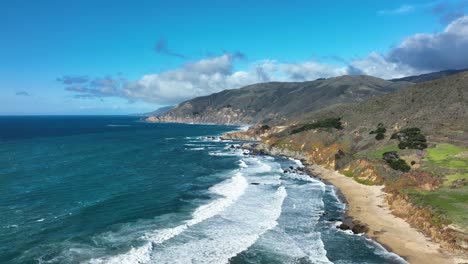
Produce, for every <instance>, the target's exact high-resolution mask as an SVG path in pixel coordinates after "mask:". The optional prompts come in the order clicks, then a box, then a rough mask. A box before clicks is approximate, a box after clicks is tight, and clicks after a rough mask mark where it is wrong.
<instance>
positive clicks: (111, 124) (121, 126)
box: [107, 124, 131, 127]
mask: <svg viewBox="0 0 468 264" xmlns="http://www.w3.org/2000/svg"><path fill="white" fill-rule="evenodd" d="M107 126H108V127H129V126H131V125H112V124H110V125H107Z"/></svg>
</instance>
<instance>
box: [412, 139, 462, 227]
mask: <svg viewBox="0 0 468 264" xmlns="http://www.w3.org/2000/svg"><path fill="white" fill-rule="evenodd" d="M464 152H468V148H461V147H457V146H455V145H451V144H439V145H437V146H436V147H435V148H430V149H428V150H427V153H428V154H427V157H426V159H425V162H427V165H428V166H427V168H435V167H442V168H444V170H445V171H446V174H445V175H443V177H444V178H445V181H444V183H443V184H442V186H441V187H440V188H438V189H436V190H434V191H411V192H410V195H411V197H412V199H413V201H414V202H415V203H416V204H419V205H422V206H430V207H431V208H432V209H433V211H434V212H435V213H436V214H437V215H439V216H440V217H441V218H445V219H446V220H448V222H450V223H453V224H456V225H457V226H459V227H461V228H463V229H465V230H468V185H461V186H456V187H454V186H453V183H454V182H455V181H456V180H460V179H465V181H468V157H465V156H464V155H462V156H457V155H458V154H460V153H464Z"/></svg>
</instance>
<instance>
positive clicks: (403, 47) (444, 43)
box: [388, 16, 468, 70]
mask: <svg viewBox="0 0 468 264" xmlns="http://www.w3.org/2000/svg"><path fill="white" fill-rule="evenodd" d="M467 58H468V16H464V17H461V18H459V19H457V20H455V21H453V22H452V23H450V24H449V25H448V26H447V27H446V28H445V30H444V31H443V32H440V33H434V34H416V35H413V36H410V37H408V38H406V39H405V40H404V41H403V42H402V43H401V44H400V45H398V46H397V47H396V48H394V49H393V50H391V51H390V53H389V54H388V60H389V61H392V62H395V63H399V64H405V65H408V66H410V67H413V68H415V69H419V70H442V69H461V68H465V67H468V60H467Z"/></svg>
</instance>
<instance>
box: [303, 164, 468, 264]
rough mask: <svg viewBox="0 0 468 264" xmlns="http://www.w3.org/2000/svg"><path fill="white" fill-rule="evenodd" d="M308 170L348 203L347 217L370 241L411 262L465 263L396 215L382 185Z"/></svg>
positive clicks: (316, 168)
mask: <svg viewBox="0 0 468 264" xmlns="http://www.w3.org/2000/svg"><path fill="white" fill-rule="evenodd" d="M307 169H308V171H309V172H310V173H311V174H312V175H316V176H318V177H320V178H322V179H323V180H325V181H326V182H328V183H330V184H332V185H333V186H335V187H336V188H337V189H338V190H339V192H340V193H341V194H342V195H343V196H344V197H345V199H346V201H347V206H348V208H347V212H346V214H347V216H349V217H351V218H353V219H354V220H358V221H360V222H362V223H365V224H367V225H368V227H369V231H368V232H367V236H368V237H369V238H371V239H373V240H375V241H377V242H378V243H380V244H381V245H382V246H384V247H385V248H387V249H388V250H390V251H391V252H394V253H395V254H397V255H399V256H401V257H402V258H404V259H405V260H407V261H408V262H409V263H415V264H426V263H434V264H436V263H466V261H467V260H466V259H463V258H462V257H461V256H457V255H456V254H453V253H450V252H447V251H445V250H443V249H441V248H440V245H439V244H437V243H435V242H432V241H431V240H430V238H428V237H426V236H425V235H424V234H423V233H421V232H420V231H418V230H417V229H416V228H414V227H411V226H410V225H409V224H408V223H407V222H406V221H405V220H403V219H402V218H399V217H397V216H395V215H393V214H392V212H391V210H390V208H389V205H388V204H387V202H386V201H385V196H386V193H385V192H383V190H382V188H383V186H376V185H373V186H369V185H363V184H360V183H358V182H356V181H355V180H353V179H351V178H349V177H346V176H345V175H342V174H340V173H338V172H336V171H331V170H327V169H325V168H323V167H321V166H318V165H308V166H307ZM428 260H430V262H428Z"/></svg>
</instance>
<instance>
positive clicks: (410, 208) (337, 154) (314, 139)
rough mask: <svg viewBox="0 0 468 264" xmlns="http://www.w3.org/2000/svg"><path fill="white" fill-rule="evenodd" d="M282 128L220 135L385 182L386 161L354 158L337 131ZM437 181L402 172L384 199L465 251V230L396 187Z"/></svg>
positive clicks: (434, 184) (362, 180)
mask: <svg viewBox="0 0 468 264" xmlns="http://www.w3.org/2000/svg"><path fill="white" fill-rule="evenodd" d="M283 130H284V127H283V128H282V129H281V130H274V128H273V129H271V130H269V131H266V132H265V131H263V133H259V132H258V130H255V129H251V130H248V131H241V132H235V133H229V134H226V135H224V136H223V138H231V139H241V140H256V141H260V142H261V143H260V144H259V145H258V146H257V147H256V148H257V150H258V151H261V152H262V153H266V154H270V155H280V156H288V157H292V158H295V159H299V160H301V161H303V163H305V164H315V165H320V166H322V167H324V168H327V169H330V170H339V172H340V173H342V174H343V175H345V176H347V177H352V178H354V179H355V180H356V181H357V182H359V183H362V184H366V185H374V184H378V185H380V184H385V175H383V173H385V168H384V167H385V166H384V165H385V164H384V163H383V162H382V161H375V160H369V159H366V158H355V157H353V156H352V155H349V154H347V153H349V151H350V150H351V148H352V146H350V145H349V144H348V143H349V142H347V141H343V140H337V139H338V138H340V135H339V134H336V135H333V133H329V132H326V133H320V132H317V131H315V132H314V131H312V132H310V133H309V134H307V133H305V136H304V135H302V136H298V137H277V136H276V135H278V133H280V132H281V131H283ZM256 131H257V132H256ZM278 131H279V132H278ZM285 138H286V139H285ZM440 184H441V181H440V180H437V179H435V178H434V177H433V176H432V175H431V174H429V173H426V172H411V173H409V174H405V177H401V178H400V180H397V181H396V182H395V184H393V185H392V186H391V187H388V186H387V187H385V190H386V191H387V192H388V194H387V197H386V201H387V202H388V204H389V205H390V207H391V209H392V211H393V213H394V214H395V215H396V216H398V217H401V218H403V219H405V220H406V221H407V222H408V223H410V224H411V225H413V226H415V227H417V228H418V229H419V230H421V231H422V232H423V233H425V234H426V235H428V236H429V237H431V238H432V239H433V240H434V241H436V242H439V243H440V244H441V245H442V246H443V247H445V248H449V249H454V250H462V251H465V252H466V251H467V250H468V234H466V233H465V232H464V231H463V230H458V229H457V228H455V227H451V226H450V225H447V224H446V223H444V222H443V221H440V219H437V217H436V216H435V215H434V214H432V213H431V211H430V210H429V209H428V208H420V207H417V206H415V205H413V204H412V203H411V202H410V201H409V199H408V197H407V196H404V195H402V194H401V193H399V192H396V191H395V190H396V189H400V188H402V187H411V188H413V189H416V190H434V189H436V188H438V186H439V185H440Z"/></svg>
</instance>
